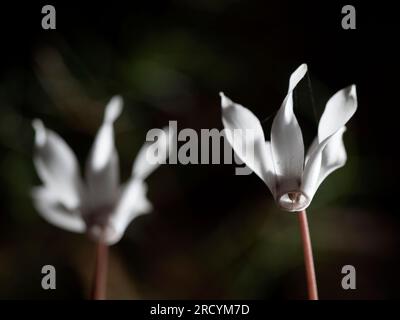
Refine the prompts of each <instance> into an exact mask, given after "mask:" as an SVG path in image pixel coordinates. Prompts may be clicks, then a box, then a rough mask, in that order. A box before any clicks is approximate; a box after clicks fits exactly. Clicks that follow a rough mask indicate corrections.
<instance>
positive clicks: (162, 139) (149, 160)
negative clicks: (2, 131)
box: [132, 127, 176, 180]
mask: <svg viewBox="0 0 400 320" xmlns="http://www.w3.org/2000/svg"><path fill="white" fill-rule="evenodd" d="M153 130H156V132H155V136H156V137H157V140H156V141H155V142H153V143H149V142H147V143H145V144H144V145H143V146H142V147H141V148H140V150H139V152H138V154H137V156H136V159H135V161H134V163H133V167H132V176H134V177H135V178H140V179H142V180H144V179H146V178H147V177H148V176H149V175H150V174H151V173H152V172H153V171H154V170H155V169H157V167H158V166H159V165H160V164H165V163H166V161H167V158H168V154H169V150H170V149H173V144H174V143H176V132H174V130H173V129H172V127H164V128H163V129H162V130H161V129H153Z"/></svg>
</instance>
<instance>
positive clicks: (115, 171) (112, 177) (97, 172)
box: [86, 96, 122, 207]
mask: <svg viewBox="0 0 400 320" xmlns="http://www.w3.org/2000/svg"><path fill="white" fill-rule="evenodd" d="M121 110H122V99H121V97H119V96H115V97H113V98H112V99H111V101H110V102H109V103H108V105H107V107H106V110H105V115H104V120H103V124H102V126H101V127H100V129H99V131H98V133H97V135H96V138H95V141H94V143H93V146H92V150H91V152H90V156H89V159H88V162H87V164H86V179H87V184H88V202H89V203H88V205H89V206H92V207H93V206H105V205H110V204H111V203H112V202H114V201H115V199H116V197H117V195H118V184H119V159H118V154H117V151H116V148H115V143H114V127H113V125H114V121H115V120H116V119H117V117H118V116H119V115H120V114H121Z"/></svg>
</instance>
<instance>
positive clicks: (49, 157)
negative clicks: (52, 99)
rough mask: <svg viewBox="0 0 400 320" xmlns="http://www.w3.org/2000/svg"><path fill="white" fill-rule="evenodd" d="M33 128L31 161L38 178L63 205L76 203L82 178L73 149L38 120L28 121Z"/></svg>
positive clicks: (70, 206)
mask: <svg viewBox="0 0 400 320" xmlns="http://www.w3.org/2000/svg"><path fill="white" fill-rule="evenodd" d="M32 125H33V128H34V130H35V147H34V149H35V152H34V159H33V161H34V164H35V167H36V170H37V173H38V175H39V177H40V179H41V180H42V181H43V183H44V184H45V186H46V187H47V188H48V189H49V190H52V193H53V194H54V196H55V197H57V199H58V200H59V201H60V202H61V203H62V204H63V205H64V206H65V207H67V208H69V209H74V208H76V207H78V206H79V205H80V196H81V194H80V193H81V191H82V180H81V177H80V172H79V164H78V161H77V159H76V156H75V154H74V152H73V151H72V150H71V148H70V147H69V146H68V145H67V143H66V142H65V141H64V140H63V139H62V138H61V137H60V136H59V135H58V134H57V133H55V132H54V131H52V130H49V129H47V128H45V126H44V125H43V123H42V121H41V120H38V119H35V120H34V121H33V122H32Z"/></svg>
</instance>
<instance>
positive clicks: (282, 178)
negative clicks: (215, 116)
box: [220, 64, 357, 211]
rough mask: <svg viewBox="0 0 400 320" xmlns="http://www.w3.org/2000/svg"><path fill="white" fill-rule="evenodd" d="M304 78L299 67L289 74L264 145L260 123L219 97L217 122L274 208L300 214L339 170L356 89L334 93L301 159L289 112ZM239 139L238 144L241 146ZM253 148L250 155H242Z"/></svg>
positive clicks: (301, 149) (301, 148) (297, 133)
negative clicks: (269, 195) (272, 200)
mask: <svg viewBox="0 0 400 320" xmlns="http://www.w3.org/2000/svg"><path fill="white" fill-rule="evenodd" d="M306 73H307V65H306V64H302V65H301V66H300V67H298V68H297V70H296V71H295V72H293V73H292V75H291V76H290V80H289V90H288V93H287V95H286V97H285V100H284V101H283V104H282V106H281V107H280V109H279V111H278V113H277V114H276V116H275V118H274V120H273V123H272V127H271V138H270V141H266V140H265V138H264V132H263V129H262V127H261V123H260V121H259V120H258V119H257V117H256V116H255V115H254V114H253V113H252V112H251V111H250V110H248V109H247V108H245V107H243V106H241V105H239V104H236V103H234V102H232V101H231V100H230V99H229V98H227V97H226V96H225V95H224V94H223V93H220V95H221V105H222V122H223V124H224V126H225V129H226V130H225V131H226V137H227V139H228V142H229V143H230V144H231V146H232V148H233V150H234V151H235V153H236V155H237V156H238V157H239V158H240V159H241V160H242V161H243V162H244V163H245V164H246V165H247V166H248V167H249V168H250V169H251V170H252V171H253V172H255V173H256V174H257V175H258V176H259V177H260V178H261V179H262V180H263V181H264V182H265V184H266V185H267V186H268V188H269V189H270V191H271V193H272V194H273V196H274V198H275V201H276V202H277V204H278V205H279V207H280V208H282V209H284V210H287V211H302V210H304V209H306V208H307V207H308V206H309V205H310V203H311V200H312V198H313V196H314V194H315V192H316V191H317V189H318V187H319V185H320V184H321V183H322V181H323V180H324V179H325V178H326V177H327V176H328V175H329V174H330V173H331V172H333V171H334V170H336V169H338V168H340V167H342V166H344V164H345V163H346V159H347V155H346V150H345V147H344V144H343V133H344V132H345V130H346V127H345V124H346V123H347V121H348V120H349V119H350V118H351V117H352V116H353V114H354V113H355V111H356V109H357V95H356V86H355V85H351V86H349V87H347V88H345V89H342V90H340V91H338V92H337V93H335V94H334V95H333V96H332V97H331V98H330V99H329V101H328V102H327V104H326V106H325V111H324V112H323V114H322V116H321V119H320V121H319V125H318V135H317V137H316V138H315V139H314V141H313V143H312V144H311V146H310V147H309V149H308V151H307V154H306V155H305V157H304V143H303V136H302V132H301V128H300V126H299V123H298V122H297V119H296V116H295V114H294V111H293V90H294V89H295V87H296V86H297V84H298V83H299V82H300V80H301V79H302V78H303V77H304V75H305V74H306ZM238 129H240V130H242V131H244V130H252V133H253V134H252V135H242V136H241V137H239V136H238V135H234V134H233V133H234V131H235V130H238ZM242 139H243V140H242ZM249 148H254V149H253V150H254V154H251V155H249V154H246V153H245V152H244V149H245V150H249Z"/></svg>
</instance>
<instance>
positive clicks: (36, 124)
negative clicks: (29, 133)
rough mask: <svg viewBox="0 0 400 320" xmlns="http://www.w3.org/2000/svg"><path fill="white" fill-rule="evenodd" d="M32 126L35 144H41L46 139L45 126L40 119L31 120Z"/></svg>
mask: <svg viewBox="0 0 400 320" xmlns="http://www.w3.org/2000/svg"><path fill="white" fill-rule="evenodd" d="M32 127H33V130H34V131H35V142H36V144H37V145H43V144H44V143H45V141H46V128H45V126H44V124H43V121H42V120H40V119H37V118H36V119H33V120H32Z"/></svg>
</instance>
